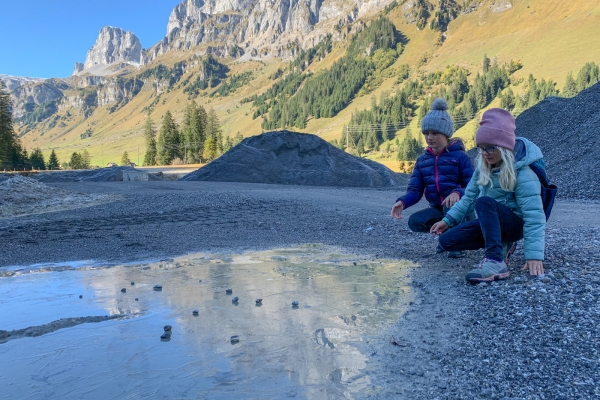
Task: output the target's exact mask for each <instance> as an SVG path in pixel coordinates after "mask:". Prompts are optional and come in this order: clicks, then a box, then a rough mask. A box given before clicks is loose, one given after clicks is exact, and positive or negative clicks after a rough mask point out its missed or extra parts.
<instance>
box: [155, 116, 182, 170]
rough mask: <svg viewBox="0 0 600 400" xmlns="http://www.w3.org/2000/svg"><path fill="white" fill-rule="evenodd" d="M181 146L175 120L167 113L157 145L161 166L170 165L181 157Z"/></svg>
mask: <svg viewBox="0 0 600 400" xmlns="http://www.w3.org/2000/svg"><path fill="white" fill-rule="evenodd" d="M179 144H180V143H179V131H178V129H177V124H176V123H175V121H174V120H173V116H172V115H171V112H170V111H167V112H166V113H165V116H164V117H163V121H162V126H161V127H160V131H159V132H158V141H157V143H156V151H157V153H158V162H159V163H160V164H161V165H169V164H171V163H172V162H173V160H174V159H175V158H177V157H180V151H179Z"/></svg>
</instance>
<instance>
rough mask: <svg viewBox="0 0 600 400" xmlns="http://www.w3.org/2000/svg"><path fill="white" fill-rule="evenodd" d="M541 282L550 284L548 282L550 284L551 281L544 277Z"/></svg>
mask: <svg viewBox="0 0 600 400" xmlns="http://www.w3.org/2000/svg"><path fill="white" fill-rule="evenodd" d="M542 282H544V283H550V282H552V279H550V278H548V277H547V276H546V277H544V278H543V279H542Z"/></svg>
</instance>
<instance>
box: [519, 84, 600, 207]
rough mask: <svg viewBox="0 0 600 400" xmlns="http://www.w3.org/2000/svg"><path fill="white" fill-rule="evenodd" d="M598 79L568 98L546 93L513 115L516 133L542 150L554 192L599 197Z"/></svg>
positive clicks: (563, 194)
mask: <svg viewBox="0 0 600 400" xmlns="http://www.w3.org/2000/svg"><path fill="white" fill-rule="evenodd" d="M598 104H600V83H598V84H596V85H594V86H592V87H591V88H589V89H586V90H584V91H582V92H581V93H580V94H578V95H577V96H575V97H574V98H571V99H565V98H560V97H548V98H546V99H545V100H543V101H541V102H540V103H538V104H537V105H535V106H533V107H531V108H530V109H528V110H526V111H525V112H523V113H522V114H521V115H519V117H518V118H517V135H518V136H523V137H526V138H528V139H530V140H531V141H533V142H534V143H536V144H537V145H538V146H539V147H540V148H541V149H542V152H543V153H544V158H545V160H546V170H547V172H548V175H549V176H550V180H551V181H552V182H553V183H555V184H556V185H557V186H558V190H559V191H558V196H559V197H562V198H571V199H589V200H598V199H600V186H598V185H597V184H596V183H595V178H594V177H596V176H598V175H599V174H600V157H598V155H597V154H596V149H597V148H598V145H600V135H599V134H598V133H599V129H600V128H599V127H600V107H599V106H598Z"/></svg>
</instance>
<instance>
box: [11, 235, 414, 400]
mask: <svg viewBox="0 0 600 400" xmlns="http://www.w3.org/2000/svg"><path fill="white" fill-rule="evenodd" d="M410 267H411V265H410V264H409V263H407V262H403V261H398V260H383V259H371V258H360V257H357V256H353V255H348V254H342V253H340V252H339V250H338V249H334V248H331V247H325V246H320V245H309V246H303V247H299V248H296V249H284V250H272V251H265V252H255V253H244V254H229V255H224V254H220V255H215V254H194V255H187V256H185V257H181V258H178V259H175V260H168V261H161V262H152V263H140V264H128V265H122V266H111V267H102V266H98V265H93V264H92V263H78V264H75V263H73V264H71V265H69V264H62V265H55V266H52V265H44V266H35V267H32V268H22V267H21V268H13V269H10V270H5V271H4V272H5V274H4V276H5V277H4V278H1V279H0V329H1V330H8V331H10V330H21V329H23V328H27V327H36V328H32V329H30V330H28V331H27V332H29V333H28V334H29V335H31V332H35V334H36V335H40V334H41V336H37V337H26V334H23V335H21V336H24V337H18V338H15V336H13V337H8V338H4V339H1V335H0V365H2V367H1V368H0V381H1V382H3V385H2V386H3V388H2V390H0V398H21V399H25V398H41V397H49V398H59V397H62V398H146V397H154V396H160V397H168V398H174V397H176V398H245V399H246V398H260V399H280V398H287V397H295V398H307V399H322V398H344V397H346V398H352V397H354V395H355V394H359V393H362V394H365V393H369V391H370V390H371V389H370V381H369V376H368V375H366V374H365V373H364V372H363V369H364V366H365V363H366V362H367V361H368V358H369V354H363V353H362V352H361V351H362V350H363V346H362V345H361V343H362V342H363V341H365V340H368V338H369V337H370V336H372V335H375V334H377V333H379V332H381V329H382V328H383V327H385V326H387V325H389V324H392V323H395V322H396V321H397V319H398V317H399V316H400V315H401V314H402V313H403V312H404V310H405V306H406V305H407V303H408V302H410V301H411V300H412V294H411V292H410V288H409V286H408V283H409V282H408V278H407V274H408V269H409V268H410ZM7 271H10V273H7ZM157 284H159V285H162V290H161V291H157V290H154V286H155V285H157ZM122 289H125V292H122ZM227 289H232V293H231V294H228V293H226V290H227ZM80 296H82V298H80ZM234 297H238V299H239V300H238V301H237V302H232V299H233V298H234ZM256 299H262V302H261V303H259V304H257V303H256ZM294 300H296V301H298V302H299V305H298V306H297V307H293V306H292V301H294ZM193 310H197V311H198V312H197V315H194V314H193ZM107 314H108V315H111V316H114V315H122V316H123V318H117V319H111V320H107V321H102V322H86V323H79V324H77V325H75V326H70V327H66V328H64V329H57V327H56V324H54V325H48V324H49V323H51V322H53V321H56V320H59V319H61V318H75V317H87V316H102V315H107ZM63 322H64V321H63ZM59 325H60V324H59ZM165 325H171V326H172V335H171V337H170V339H169V340H168V341H164V340H161V338H160V337H161V335H162V334H163V327H164V326H165ZM0 333H1V332H0ZM232 337H234V338H233V339H232ZM235 337H237V338H235Z"/></svg>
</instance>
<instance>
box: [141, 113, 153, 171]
mask: <svg viewBox="0 0 600 400" xmlns="http://www.w3.org/2000/svg"><path fill="white" fill-rule="evenodd" d="M144 138H145V139H146V154H144V165H156V128H154V122H152V118H150V116H149V115H148V117H147V118H146V122H145V123H144Z"/></svg>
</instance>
